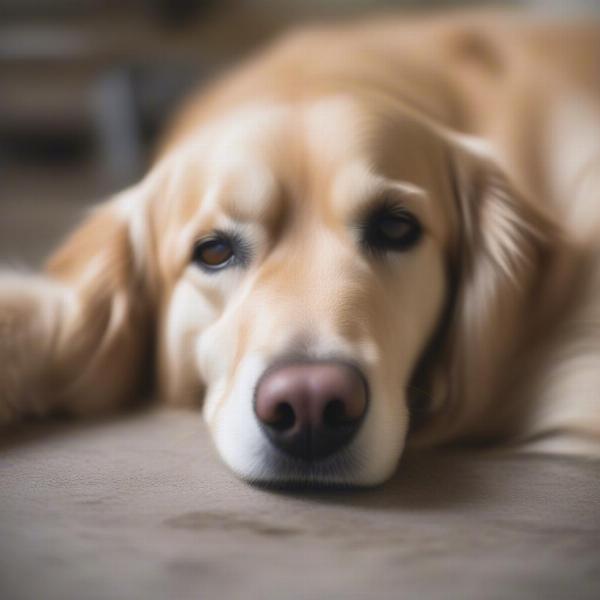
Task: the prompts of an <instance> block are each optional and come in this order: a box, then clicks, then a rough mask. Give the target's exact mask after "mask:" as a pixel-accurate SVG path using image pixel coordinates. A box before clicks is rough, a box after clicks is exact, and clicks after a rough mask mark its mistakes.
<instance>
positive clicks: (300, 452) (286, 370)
mask: <svg viewBox="0 0 600 600" xmlns="http://www.w3.org/2000/svg"><path fill="white" fill-rule="evenodd" d="M367 400H368V399H367V384H366V380H365V378H364V377H363V376H362V374H361V373H360V372H359V371H358V370H357V369H356V368H354V367H351V366H349V365H346V364H343V363H338V362H309V363H288V364H286V365H282V366H280V367H277V368H274V369H271V370H269V371H267V372H266V373H265V375H264V376H263V377H262V379H261V380H260V381H259V383H258V386H257V389H256V396H255V404H254V410H255V412H256V416H257V417H258V420H259V423H260V425H261V427H262V428H263V431H264V432H265V434H266V435H267V437H268V438H269V439H270V440H271V443H272V444H273V445H274V446H276V447H277V448H279V449H280V450H282V451H284V452H286V453H287V454H289V455H291V456H293V457H295V458H300V459H303V460H307V461H310V460H316V459H320V458H324V457H325V456H328V455H329V454H332V453H333V452H335V451H336V450H339V449H340V448H341V447H342V446H344V445H345V444H347V443H348V442H349V441H350V439H351V438H352V436H353V435H354V434H355V433H356V432H357V431H358V429H359V428H360V424H361V422H362V419H363V417H364V415H365V413H366V410H367Z"/></svg>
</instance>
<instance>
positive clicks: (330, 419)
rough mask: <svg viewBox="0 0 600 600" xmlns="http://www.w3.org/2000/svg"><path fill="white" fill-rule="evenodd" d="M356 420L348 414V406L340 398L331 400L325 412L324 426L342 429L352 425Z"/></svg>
mask: <svg viewBox="0 0 600 600" xmlns="http://www.w3.org/2000/svg"><path fill="white" fill-rule="evenodd" d="M353 421H354V419H352V418H351V417H349V415H348V413H347V412H346V404H345V403H344V401H343V400H340V399H339V398H334V399H332V400H330V401H329V402H328V403H327V404H326V405H325V410H324V411H323V425H324V426H325V427H327V428H329V429H340V428H343V427H346V426H348V425H350V424H351V423H352V422H353Z"/></svg>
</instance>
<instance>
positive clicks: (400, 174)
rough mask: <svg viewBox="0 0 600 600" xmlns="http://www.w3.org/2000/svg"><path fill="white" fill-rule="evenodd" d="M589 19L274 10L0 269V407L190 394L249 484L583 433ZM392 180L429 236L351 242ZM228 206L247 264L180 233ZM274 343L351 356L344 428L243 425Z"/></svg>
mask: <svg viewBox="0 0 600 600" xmlns="http://www.w3.org/2000/svg"><path fill="white" fill-rule="evenodd" d="M599 60H600V27H599V26H596V25H590V24H570V25H564V24H556V23H539V22H535V23H533V22H527V21H525V20H523V19H522V18H511V17H506V16H502V17H501V16H499V15H483V16H482V15H454V16H444V17H437V18H434V17H429V18H427V19H421V18H414V17H411V18H406V17H404V18H394V19H390V18H386V19H379V20H375V21H372V22H360V23H357V24H350V25H341V26H336V27H330V26H328V27H320V28H319V27H317V28H312V29H306V30H303V31H300V32H298V33H294V34H292V35H290V36H287V37H286V38H284V39H283V40H282V41H281V42H279V43H277V44H276V45H275V47H272V48H270V49H269V50H268V51H267V52H266V53H264V54H263V55H261V56H259V57H257V58H256V59H254V60H252V61H251V62H249V63H248V64H246V65H243V66H242V67H241V68H240V69H239V70H238V71H237V72H234V73H233V74H232V75H231V76H229V77H226V78H225V79H224V80H222V81H220V82H218V83H217V84H216V85H214V86H213V87H212V88H211V89H209V90H208V91H206V92H203V93H202V94H201V95H200V97H198V98H193V99H192V100H191V101H190V102H189V103H188V105H187V106H186V107H185V108H184V110H183V111H182V112H181V113H180V115H179V117H178V119H177V120H176V121H175V123H174V126H173V128H172V130H171V132H170V134H169V135H168V136H167V137H166V140H165V143H164V146H163V149H162V152H161V155H160V157H159V159H158V160H157V162H156V164H155V166H154V167H153V168H152V169H151V171H150V173H149V175H148V176H147V177H146V178H145V179H144V180H143V181H142V182H141V183H139V184H138V185H136V186H134V187H132V188H131V189H129V190H127V191H125V192H123V193H121V194H119V195H118V196H117V197H116V198H114V199H112V200H111V201H109V202H107V203H106V204H104V205H102V206H100V207H99V208H98V209H97V210H96V211H95V212H94V214H93V215H92V216H90V217H89V219H88V220H87V221H86V222H85V223H84V224H83V225H82V226H81V227H80V228H79V229H78V230H77V231H76V232H75V233H74V235H73V236H72V237H71V238H70V239H69V240H68V241H67V242H66V243H65V244H64V245H63V246H62V248H60V249H59V251H58V252H57V253H56V254H55V255H54V256H53V257H52V258H51V260H50V261H49V263H48V267H47V271H46V273H45V274H44V275H40V276H25V275H17V274H7V273H5V274H4V275H2V278H1V279H0V285H1V287H0V309H1V312H0V332H1V338H0V365H1V367H0V368H1V369H2V370H1V375H2V379H1V381H0V419H1V420H2V421H5V422H12V421H14V420H15V419H16V418H18V417H22V416H26V415H43V414H47V413H49V412H51V411H57V410H61V411H65V410H66V411H70V412H73V413H80V414H90V413H97V412H99V411H106V410H108V409H111V408H114V407H118V406H121V405H123V404H124V403H126V402H127V401H129V400H130V399H132V398H135V397H136V396H138V395H139V393H140V389H141V386H143V385H144V382H145V381H147V380H148V379H152V378H154V379H155V380H156V381H157V384H158V385H157V390H158V394H159V395H160V396H161V397H162V398H165V399H166V400H168V401H169V402H179V403H181V402H199V401H200V400H201V399H202V398H204V404H203V414H204V416H205V419H206V421H207V422H208V424H209V427H210V429H211V430H212V432H213V435H214V439H215V443H216V446H217V448H218V449H219V451H220V453H221V455H222V457H223V458H224V460H225V461H226V462H227V463H228V464H229V465H230V466H231V467H232V468H233V469H234V470H235V471H236V472H237V473H238V474H240V475H241V476H242V477H245V478H247V479H250V480H260V481H267V482H277V481H313V482H320V483H348V484H358V485H364V484H372V483H376V482H379V481H382V480H384V479H385V478H386V477H388V476H389V474H390V473H391V472H392V471H393V470H394V468H395V465H396V463H397V460H398V457H399V456H400V454H401V451H402V448H403V447H404V444H405V437H406V435H407V432H408V429H409V415H410V417H411V419H410V420H411V422H410V425H411V428H410V429H411V431H410V435H409V440H412V441H413V442H414V443H415V444H438V443H445V442H450V441H456V440H471V441H477V442H496V441H500V440H511V441H513V442H519V443H521V444H525V443H527V444H528V445H529V446H530V447H531V446H533V447H535V448H538V449H542V450H547V451H552V452H567V453H584V454H588V455H592V454H596V455H597V454H599V453H600V254H599V252H600V248H599V246H600V198H599V196H598V194H599V193H600V71H599V70H598V61H599ZM381 201H385V202H393V203H400V204H402V205H403V206H404V207H406V208H407V209H408V210H410V211H411V212H412V213H413V214H415V215H416V216H417V217H418V218H419V220H420V221H421V223H422V224H423V227H424V230H425V235H424V237H423V239H422V240H421V241H420V242H419V244H418V245H417V246H416V247H415V248H413V249H411V250H409V251H407V252H404V253H397V254H395V253H391V254H389V255H383V256H372V255H368V254H366V253H365V252H364V251H363V249H361V247H360V244H359V242H358V240H357V233H356V232H357V227H358V226H359V223H360V220H361V218H363V216H364V215H365V214H366V211H368V210H369V206H374V205H375V204H376V203H377V202H381ZM231 226H235V228H236V231H237V232H238V234H239V235H240V236H242V237H243V238H244V239H245V241H246V243H247V244H248V245H249V247H250V248H251V250H250V254H251V260H250V261H249V264H248V265H247V266H246V267H245V268H232V269H228V270H225V271H223V272H219V273H216V274H215V273H213V274H206V273H204V272H202V270H201V269H199V268H198V267H197V266H195V265H194V264H192V263H191V262H190V256H191V252H192V248H193V246H194V242H195V241H196V240H197V239H198V238H199V237H201V236H202V235H205V234H206V233H209V232H210V231H211V230H213V229H215V228H216V229H223V228H229V227H231ZM284 356H300V357H303V358H306V357H310V358H316V359H319V358H331V357H335V358H339V359H343V360H349V361H351V362H352V363H353V364H356V365H358V366H359V367H360V368H361V369H362V371H363V372H364V373H365V375H366V377H367V379H368V381H369V386H370V390H371V404H370V408H369V412H368V415H367V418H366V420H365V422H364V424H363V426H362V428H361V430H360V432H359V434H358V435H357V436H356V438H355V439H354V440H353V442H352V444H351V445H350V447H348V448H347V449H345V450H344V451H343V452H341V453H338V455H335V456H334V457H333V458H329V459H326V460H324V461H321V462H316V463H314V464H311V465H308V466H307V465H299V464H298V463H296V462H294V461H293V460H292V459H288V458H285V457H283V456H282V455H279V454H278V453H277V451H276V450H275V449H274V448H271V447H270V445H269V443H268V441H267V440H266V438H265V437H264V436H263V435H262V433H261V431H260V429H259V427H258V426H257V424H256V418H255V415H254V413H253V410H252V397H253V391H254V388H255V386H256V383H257V380H258V378H259V377H260V375H261V374H262V373H263V372H264V370H265V369H266V368H267V367H268V366H269V365H270V364H271V363H273V362H274V361H277V360H280V359H281V358H282V357H284Z"/></svg>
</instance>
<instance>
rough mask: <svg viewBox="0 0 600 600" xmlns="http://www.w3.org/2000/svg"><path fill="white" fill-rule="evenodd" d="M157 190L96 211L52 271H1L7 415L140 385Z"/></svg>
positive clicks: (88, 408)
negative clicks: (150, 217) (149, 218)
mask: <svg viewBox="0 0 600 600" xmlns="http://www.w3.org/2000/svg"><path fill="white" fill-rule="evenodd" d="M148 193H149V186H148V184H147V182H142V184H139V185H138V186H136V187H134V188H131V189H130V190H128V191H126V192H124V193H122V194H119V195H118V196H117V197H116V198H114V199H113V200H111V201H109V202H107V203H106V204H103V205H102V206H101V207H100V208H98V209H96V211H95V212H94V213H93V214H92V215H91V216H90V217H89V218H88V219H87V220H86V221H85V222H84V223H83V224H82V225H81V226H80V227H79V228H78V229H77V230H76V231H75V232H74V234H73V235H72V236H71V237H70V238H69V239H68V240H67V241H66V243H65V244H64V245H63V246H62V247H61V248H60V249H59V250H58V252H57V253H56V254H55V255H54V256H53V257H52V258H51V259H50V261H49V263H48V265H47V272H46V274H45V275H39V276H33V275H22V274H15V273H4V274H2V275H0V331H1V334H0V365H1V366H0V369H1V371H0V421H10V420H14V419H15V418H16V417H18V416H25V415H31V414H44V413H48V412H51V411H55V410H61V411H63V410H65V411H69V412H75V413H83V414H85V413H93V412H98V411H102V410H106V409H108V408H110V407H114V406H115V405H118V404H121V403H123V402H126V401H127V400H129V399H131V398H134V397H135V396H136V394H137V393H138V391H139V389H140V385H141V382H142V379H143V375H144V373H143V370H144V369H143V367H144V364H145V361H146V359H147V355H148V351H149V349H150V346H151V341H152V340H151V337H152V333H151V330H150V324H151V319H150V316H151V312H152V306H151V304H150V303H149V293H148V288H149V285H151V282H150V281H149V280H148V277H147V275H146V274H147V273H148V269H147V268H146V267H145V261H147V260H148V248H146V247H144V246H145V245H146V240H147V237H148V231H147V224H146V218H145V214H146V210H145V209H146V204H147V202H148V197H147V196H148Z"/></svg>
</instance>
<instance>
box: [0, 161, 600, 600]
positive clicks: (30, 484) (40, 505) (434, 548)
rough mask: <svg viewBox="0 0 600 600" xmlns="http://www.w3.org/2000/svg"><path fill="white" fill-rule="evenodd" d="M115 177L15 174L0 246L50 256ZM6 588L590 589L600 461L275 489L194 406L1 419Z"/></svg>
mask: <svg viewBox="0 0 600 600" xmlns="http://www.w3.org/2000/svg"><path fill="white" fill-rule="evenodd" d="M103 191H105V190H103V189H102V186H99V185H97V184H96V183H94V181H93V180H92V179H90V178H89V177H86V176H83V174H81V173H79V174H78V173H74V174H68V175H65V176H63V177H61V174H60V172H59V171H56V170H54V171H49V172H41V171H39V172H37V171H32V172H25V173H23V172H22V171H20V172H19V173H9V174H8V176H7V177H5V179H4V185H3V186H1V187H0V262H6V261H10V262H12V263H14V262H15V260H14V259H15V258H16V257H18V256H20V257H23V258H24V259H25V260H24V262H25V263H26V264H36V263H38V262H39V260H40V257H41V256H43V255H44V254H45V253H46V251H47V249H48V248H49V247H50V246H52V245H53V244H55V243H56V241H57V239H58V238H59V237H60V235H61V234H62V233H63V231H64V230H65V229H66V228H68V227H70V226H71V225H72V223H74V222H75V220H76V218H77V215H78V214H80V213H81V211H82V210H83V209H84V208H85V207H86V206H87V202H85V200H86V199H90V198H94V197H98V196H99V195H101V193H102V192H103ZM0 368H1V366H0ZM0 598H2V599H3V600H12V599H42V598H43V599H45V600H46V599H47V600H52V599H56V600H59V599H60V600H66V599H70V598H73V599H115V600H116V599H135V598H140V599H149V600H152V599H155V598H156V599H163V598H174V599H178V600H179V599H187V598H190V599H192V598H195V599H205V598H209V599H212V598H215V599H219V600H220V599H230V598H232V599H235V598H244V599H253V598H256V599H263V598H274V599H279V598H311V599H312V598H314V599H321V598H402V599H405V598H406V599H408V598H424V599H429V598H440V599H457V600H458V599H461V600H462V599H470V598H473V599H480V598H485V599H501V598H511V599H513V598H523V599H529V598H540V599H543V600H553V599H569V600H570V599H588V598H589V599H590V600H592V599H594V600H595V599H597V598H600V463H593V462H586V461H581V460H572V459H569V460H567V459H549V458H541V457H532V456H530V457H526V456H521V457H518V456H489V455H487V456H486V455H478V454H473V453H472V454H464V453H462V454H461V453H455V452H453V453H448V452H440V453H438V454H433V455H409V456H407V457H406V458H405V459H404V460H403V462H402V464H401V465H400V468H399V470H398V474H397V476H396V477H395V478H394V479H393V480H392V481H391V482H389V483H388V484H387V485H385V486H383V487H381V488H378V489H374V490H370V491H362V492H329V493H275V492H270V491H265V490H260V489H255V488H252V487H249V486H247V485H245V484H243V483H241V482H239V481H237V480H236V479H234V478H233V477H232V476H231V475H230V474H229V472H228V471H227V470H226V469H225V468H223V467H222V466H221V464H220V462H219V461H218V459H217V458H216V457H215V455H214V452H213V450H212V448H211V445H210V443H209V441H208V438H207V435H206V432H205V431H204V430H203V428H202V425H201V420H200V416H199V415H198V414H196V413H194V412H171V411H157V412H147V413H140V414H137V415H129V416H125V415H124V416H123V417H122V418H117V419H112V420H107V421H104V422H99V423H95V424H90V423H87V424H85V423H79V424H77V423H73V424H68V423H67V424H66V423H60V422H55V423H49V424H31V425H28V426H25V427H21V428H19V429H18V430H13V431H10V432H0Z"/></svg>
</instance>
